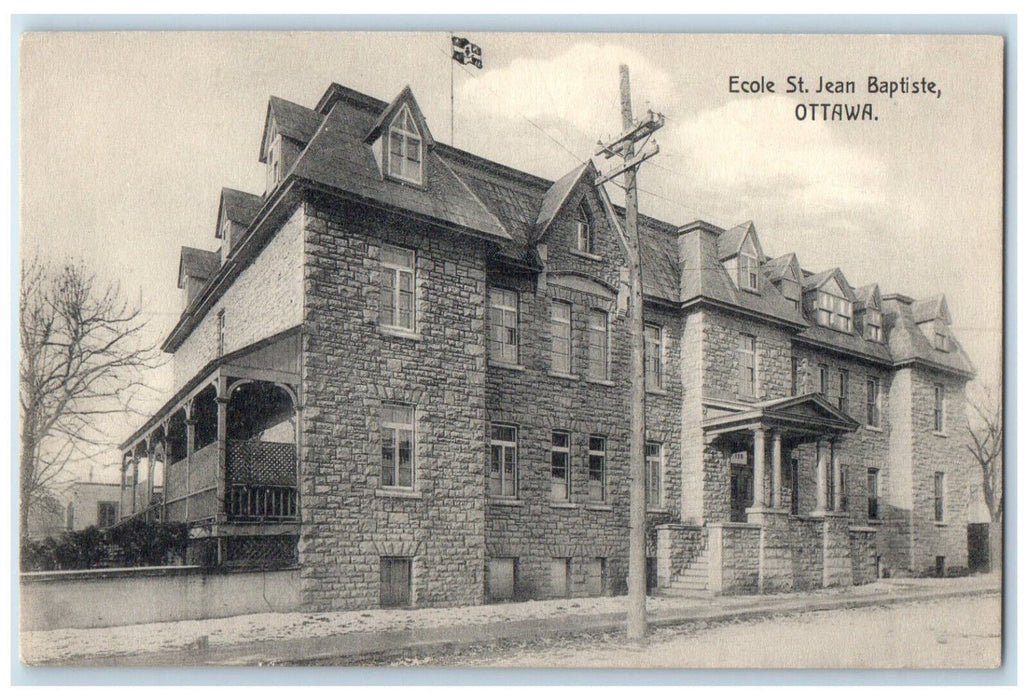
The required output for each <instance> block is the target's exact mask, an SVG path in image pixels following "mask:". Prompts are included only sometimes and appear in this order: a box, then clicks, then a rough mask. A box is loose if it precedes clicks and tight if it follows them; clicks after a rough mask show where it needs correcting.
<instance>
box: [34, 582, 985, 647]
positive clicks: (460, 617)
mask: <svg viewBox="0 0 1028 700" xmlns="http://www.w3.org/2000/svg"><path fill="white" fill-rule="evenodd" d="M999 591H1000V579H999V576H998V575H994V574H993V575H978V576H971V577H966V578H953V579H883V580H880V581H877V582H875V583H873V584H870V585H866V586H857V587H853V588H844V589H827V590H826V589H822V590H817V591H810V592H804V593H783V594H776V595H763V596H755V595H748V596H724V597H717V598H663V597H662V598H649V599H647V613H648V617H649V620H650V624H651V625H654V626H668V625H676V624H683V623H691V622H702V621H706V622H714V621H719V620H728V619H735V620H740V619H754V618H760V617H767V616H771V615H779V614H789V613H801V612H812V611H820V610H832V609H840V608H856V607H865V606H875V605H889V604H893V603H902V602H906V601H917V600H937V599H942V598H949V597H957V596H969V595H984V594H994V593H998V592H999ZM626 603H627V601H626V598H625V597H623V596H621V597H617V598H581V599H565V600H547V601H529V602H524V603H503V604H496V605H483V606H474V607H464V608H440V609H416V610H366V611H351V612H339V613H264V614H258V615H243V616H239V617H232V618H220V619H210V620H187V621H182V622H166V623H154V624H147V625H132V626H128V627H114V628H101V629H86V630H79V629H65V630H50V631H42V632H25V633H23V634H22V635H21V658H22V660H23V662H24V663H27V664H30V665H39V666H179V665H186V666H198V665H258V664H262V665H272V664H279V665H289V664H297V663H303V662H310V661H316V660H321V661H323V662H324V661H331V662H332V663H336V664H339V665H346V664H353V663H358V662H360V661H361V660H362V659H366V658H369V657H375V658H383V657H389V656H395V655H399V654H401V653H403V652H404V651H407V650H414V649H416V650H419V651H428V650H436V651H440V650H443V649H445V648H453V647H459V646H461V645H463V644H469V643H477V642H487V641H494V640H497V639H521V640H524V639H531V638H534V637H541V636H556V635H562V634H569V633H576V632H603V631H610V630H617V629H619V628H621V627H623V626H624V624H625V607H626Z"/></svg>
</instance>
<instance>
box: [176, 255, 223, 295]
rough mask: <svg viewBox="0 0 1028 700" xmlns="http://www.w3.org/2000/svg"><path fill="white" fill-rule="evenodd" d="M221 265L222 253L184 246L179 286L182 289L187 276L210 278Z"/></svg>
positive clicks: (180, 261)
mask: <svg viewBox="0 0 1028 700" xmlns="http://www.w3.org/2000/svg"><path fill="white" fill-rule="evenodd" d="M219 267H221V254H220V253H219V252H218V251H216V250H215V251H211V250H200V249H199V248H190V247H188V246H182V253H181V254H180V256H179V261H178V287H179V289H182V287H183V285H184V284H185V282H184V278H185V277H195V278H196V279H201V280H208V279H210V278H211V277H213V276H214V273H215V272H217V271H218V268H219Z"/></svg>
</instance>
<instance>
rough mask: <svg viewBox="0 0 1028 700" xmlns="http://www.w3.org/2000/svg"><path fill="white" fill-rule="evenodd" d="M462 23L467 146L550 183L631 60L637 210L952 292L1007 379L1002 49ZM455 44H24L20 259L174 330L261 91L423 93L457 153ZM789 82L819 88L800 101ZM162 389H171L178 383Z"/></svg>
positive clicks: (385, 36)
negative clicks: (468, 50)
mask: <svg viewBox="0 0 1028 700" xmlns="http://www.w3.org/2000/svg"><path fill="white" fill-rule="evenodd" d="M467 36H468V37H469V38H470V39H471V40H472V41H474V42H475V43H477V44H479V45H480V46H481V47H482V52H483V60H484V63H485V67H484V69H483V70H481V71H478V70H476V69H474V68H470V67H467V68H462V67H461V66H456V64H454V65H455V67H456V71H455V76H454V83H455V103H456V114H455V120H454V121H455V138H454V139H453V142H454V144H455V145H456V146H458V147H461V148H465V149H467V150H470V151H472V152H474V153H477V154H479V155H482V156H485V157H487V158H491V159H494V160H497V161H500V162H502V163H505V164H507V165H511V166H514V167H517V168H520V169H523V170H527V171H529V172H532V173H535V174H538V175H541V176H544V177H548V178H557V177H559V176H561V175H563V174H564V173H566V172H567V171H569V170H571V169H572V168H573V167H575V166H576V165H577V164H579V163H581V162H582V161H583V160H584V159H586V158H588V157H589V156H590V155H591V154H592V153H593V151H594V149H595V144H596V141H597V140H598V139H600V138H605V137H608V136H613V135H615V134H617V133H618V132H619V131H620V128H619V125H620V113H619V105H618V96H617V88H618V64H619V63H627V64H628V65H629V66H630V68H631V77H632V92H633V103H634V108H635V112H636V114H640V115H641V114H642V113H644V112H645V110H646V109H653V110H654V111H659V112H662V113H663V114H665V115H666V117H667V122H666V126H665V127H664V128H663V129H662V130H661V131H660V132H659V133H658V134H657V141H658V142H659V144H660V149H661V152H660V155H659V156H657V157H656V158H654V159H652V160H651V161H649V162H648V163H647V164H646V165H645V166H644V167H643V169H642V171H641V173H640V176H639V182H640V186H641V188H642V190H643V192H642V193H641V195H640V208H641V211H642V212H643V213H646V214H650V215H652V216H656V217H658V218H662V219H665V220H667V221H670V222H672V223H675V224H684V223H687V222H689V221H692V220H695V219H704V220H706V221H710V222H712V223H715V224H718V225H720V226H725V227H728V226H732V225H735V224H737V223H740V222H742V221H746V220H749V219H752V220H753V221H754V223H755V225H756V228H757V232H758V235H759V236H760V240H761V243H762V244H763V247H764V250H765V252H766V253H767V254H768V255H771V256H777V255H781V254H783V253H787V252H796V253H797V255H798V256H799V260H800V264H801V265H802V266H803V267H804V268H806V269H808V270H813V271H820V270H824V269H827V268H830V267H835V266H838V267H841V268H842V270H843V273H844V274H845V275H846V278H847V279H848V280H849V282H850V283H851V284H852V285H854V286H861V285H864V284H868V283H870V282H878V283H879V285H880V286H881V288H882V292H883V293H890V292H900V293H903V294H908V295H910V296H913V297H915V298H920V297H925V296H929V295H933V294H937V293H940V292H942V293H945V294H946V297H947V300H948V302H949V307H950V311H951V315H952V317H953V326H954V332H955V334H956V335H957V337H958V338H959V339H960V341H961V342H962V343H963V344H964V347H965V348H966V349H967V351H968V354H969V355H970V356H971V359H972V361H973V362H974V363H975V365H976V367H977V368H978V370H979V376H980V378H981V379H982V380H983V381H984V382H985V383H987V384H990V385H993V386H995V385H997V384H998V383H999V382H1000V381H1001V359H1000V358H1001V356H1000V353H1001V338H1002V328H1001V312H1002V144H1003V141H1002V104H1003V93H1002V70H1001V69H1002V44H1001V43H1000V41H999V40H995V39H993V40H983V39H981V38H974V37H911V36H894V37H876V36H853V37H838V36H771V35H753V36H727V35H721V36H718V35H658V36H654V35H641V34H637V35H616V34H602V35H596V34H592V35H590V34H552V35H537V34H535V35H528V34H500V33H484V32H483V33H477V32H476V33H472V34H468V35H467ZM448 55H449V37H448V35H446V34H439V33H421V34H398V33H364V34H335V33H266V32H265V33H235V34H232V33H163V34H133V33H127V32H126V33H119V34H99V33H94V34H75V33H61V34H49V35H34V36H31V35H30V36H26V37H25V38H24V39H23V42H22V53H21V71H22V72H21V82H20V88H19V90H20V109H21V121H20V130H21V212H20V215H21V228H20V237H21V238H20V244H21V251H22V255H26V254H31V253H32V252H33V251H35V250H41V251H42V252H43V253H44V254H45V255H46V256H48V257H54V258H61V257H67V256H76V257H81V258H84V259H85V260H86V261H87V262H89V263H91V264H93V265H96V266H98V267H100V268H101V269H102V270H105V271H109V272H110V274H111V275H112V276H116V277H117V278H119V279H120V280H121V281H122V283H123V285H124V288H125V289H126V290H130V291H131V293H132V294H133V295H138V296H139V298H140V299H141V301H142V304H143V306H144V308H145V310H146V312H147V313H148V314H151V315H152V317H153V333H154V335H155V337H159V338H161V339H163V337H164V336H165V335H166V334H167V332H168V331H169V330H170V329H171V328H172V326H173V325H174V323H175V321H176V320H177V318H178V315H179V313H180V311H181V309H182V305H183V301H184V300H183V298H182V295H183V294H184V292H180V291H179V290H178V289H177V288H176V286H175V285H176V277H175V275H176V271H177V266H178V259H179V249H180V247H181V246H183V245H187V246H194V247H200V248H207V249H212V250H213V249H216V248H217V245H218V241H216V240H215V238H214V232H215V217H216V214H217V205H218V196H219V192H220V189H221V187H223V186H228V187H234V188H237V189H242V190H247V191H250V192H254V193H257V194H260V193H261V192H263V190H264V179H265V176H264V166H262V165H261V164H260V163H258V162H257V156H258V148H259V145H260V143H259V142H260V136H261V130H262V128H263V123H264V116H265V110H266V107H267V100H268V97H269V96H270V95H277V96H279V97H282V98H285V99H287V100H292V101H294V102H297V103H299V104H302V105H306V106H309V107H313V106H314V104H315V103H316V102H317V100H318V98H319V97H320V96H321V95H322V93H323V92H324V91H325V89H326V88H327V87H328V85H329V83H330V82H332V81H335V82H338V83H341V84H343V85H346V86H349V87H352V88H354V89H357V90H359V91H362V92H365V93H367V94H370V95H373V96H375V97H378V98H381V99H383V100H390V99H392V98H393V97H394V96H395V95H396V94H397V93H398V92H399V91H400V90H401V89H402V88H403V86H404V85H406V84H409V85H410V86H411V88H412V89H413V91H414V95H415V97H416V98H417V100H418V103H419V104H420V106H421V108H422V110H423V112H424V113H425V116H426V119H427V121H428V124H429V128H430V129H431V130H432V132H433V135H434V136H435V138H436V139H437V140H439V141H444V142H449V141H450V71H451V62H450V60H449V58H448ZM732 75H739V76H741V77H743V78H752V79H759V78H760V77H761V76H764V77H765V79H766V80H772V81H774V82H775V93H773V94H771V93H764V94H758V95H747V94H741V93H737V94H733V93H730V92H729V77H730V76H732ZM790 75H794V76H803V77H804V79H805V82H806V85H807V87H808V88H809V89H810V90H811V92H810V93H808V94H806V95H796V94H792V95H790V94H785V93H784V90H785V89H786V87H787V84H786V78H787V76H790ZM868 75H874V76H880V77H882V78H885V79H888V80H899V79H900V78H901V77H903V76H908V77H911V78H913V79H915V80H919V79H920V78H921V77H926V78H927V79H928V80H930V81H934V82H935V83H936V84H937V86H938V88H939V89H940V90H941V97H939V98H936V97H935V96H934V95H932V96H922V95H909V94H908V95H896V96H894V97H893V98H892V99H889V98H888V97H884V96H881V95H868V94H867V92H866V86H867V77H868ZM819 76H825V77H826V78H827V79H833V80H835V79H838V80H853V81H855V83H856V88H857V94H854V95H832V96H826V95H823V94H822V95H817V94H814V93H813V90H814V89H815V88H816V86H817V83H818V80H819ZM766 80H765V82H766ZM799 102H818V103H820V102H843V103H847V104H863V103H865V102H871V103H872V104H873V110H874V115H875V116H876V117H877V120H876V121H866V122H857V123H847V122H822V121H820V120H819V121H816V122H812V121H799V120H797V118H796V110H795V107H796V104H797V103H799ZM819 116H820V115H819ZM597 164H598V165H599V166H600V167H601V169H602V168H604V167H606V166H605V164H604V163H602V162H598V163H597ZM612 194H613V193H612ZM157 382H158V384H160V385H161V386H162V388H163V389H164V392H165V393H164V397H163V398H166V397H167V395H168V394H169V393H170V390H171V381H170V372H164V373H162V374H161V375H160V376H159V377H157ZM106 475H107V476H110V477H113V476H115V475H116V469H111V470H108V471H107V472H106Z"/></svg>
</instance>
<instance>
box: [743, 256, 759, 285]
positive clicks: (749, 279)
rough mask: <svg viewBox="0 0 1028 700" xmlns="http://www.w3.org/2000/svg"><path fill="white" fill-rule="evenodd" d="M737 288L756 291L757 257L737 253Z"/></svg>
mask: <svg viewBox="0 0 1028 700" xmlns="http://www.w3.org/2000/svg"><path fill="white" fill-rule="evenodd" d="M739 287H740V288H742V289H748V290H750V291H751V292H755V291H757V257H756V256H755V255H750V254H748V253H747V252H745V251H743V252H741V253H739Z"/></svg>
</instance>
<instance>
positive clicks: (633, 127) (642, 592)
mask: <svg viewBox="0 0 1028 700" xmlns="http://www.w3.org/2000/svg"><path fill="white" fill-rule="evenodd" d="M620 78H621V124H622V128H623V129H624V132H623V133H622V135H621V136H619V137H618V138H617V139H615V140H614V141H613V142H611V143H609V144H606V145H603V144H601V146H600V149H599V151H598V152H597V155H605V156H606V157H608V158H610V157H613V156H615V155H621V156H622V158H623V161H624V162H623V164H622V165H621V166H620V167H619V168H617V169H615V170H614V171H613V172H612V173H608V174H607V175H604V176H602V177H600V178H599V179H598V180H597V182H596V184H597V185H602V184H603V183H605V182H608V181H610V180H611V179H612V178H614V177H617V176H618V175H620V174H622V173H623V174H624V176H625V182H624V189H625V227H624V236H623V238H622V241H623V243H624V247H625V251H626V256H627V258H628V271H629V285H630V287H631V291H630V295H629V304H628V328H629V337H630V339H631V343H632V363H631V378H632V383H631V406H630V409H631V412H632V418H631V438H630V445H629V450H630V455H629V467H630V480H629V488H630V494H629V534H628V639H629V641H633V642H642V641H643V640H644V639H645V638H646V364H645V342H646V341H645V336H644V334H643V290H642V260H641V256H640V244H639V194H638V191H637V189H636V170H637V169H638V168H639V166H640V165H641V164H642V163H643V161H645V160H647V159H649V158H652V157H653V156H655V155H656V154H657V153H658V151H659V149H658V148H657V145H656V144H653V146H652V147H651V148H650V149H649V150H647V151H644V152H642V153H640V154H639V155H638V156H636V155H635V144H636V142H637V141H644V145H645V140H648V139H649V138H650V136H651V135H652V134H653V132H655V131H656V130H657V129H659V128H660V127H662V126H663V125H664V118H663V116H661V115H659V114H654V113H653V112H650V114H649V117H648V119H647V120H646V121H643V122H641V123H639V124H636V123H635V120H634V119H633V118H632V95H631V89H630V86H629V78H628V66H625V65H622V66H621V76H620Z"/></svg>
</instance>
